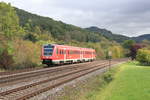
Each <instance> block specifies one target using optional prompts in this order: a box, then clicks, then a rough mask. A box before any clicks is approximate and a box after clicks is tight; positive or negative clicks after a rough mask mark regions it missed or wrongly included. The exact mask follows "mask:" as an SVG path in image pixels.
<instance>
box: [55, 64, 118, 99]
mask: <svg viewBox="0 0 150 100" xmlns="http://www.w3.org/2000/svg"><path fill="white" fill-rule="evenodd" d="M118 70H119V67H114V68H112V69H111V70H110V71H108V72H106V73H104V74H101V75H96V76H93V77H89V78H87V79H85V80H82V81H79V82H77V83H76V84H73V85H71V86H70V85H69V86H66V87H65V88H64V89H63V91H62V93H60V94H61V95H60V96H58V97H56V96H55V97H54V100H55V98H57V99H58V100H90V99H91V98H92V97H93V95H94V94H96V93H97V92H98V91H101V90H103V88H104V87H106V86H107V85H108V83H110V82H111V81H112V79H113V77H114V75H115V73H116V71H118ZM57 99H56V100H57Z"/></svg>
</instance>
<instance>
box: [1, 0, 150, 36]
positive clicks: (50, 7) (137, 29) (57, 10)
mask: <svg viewBox="0 0 150 100" xmlns="http://www.w3.org/2000/svg"><path fill="white" fill-rule="evenodd" d="M0 1H4V2H9V3H11V5H12V6H15V7H18V8H20V9H23V10H26V11H28V12H31V13H34V14H38V15H41V16H47V17H50V18H53V19H54V20H61V21H63V22H65V23H67V24H73V25H76V26H79V27H82V28H86V27H90V26H97V27H99V28H105V29H108V30H111V31H112V32H113V33H115V34H122V35H126V36H130V37H131V36H138V35H142V34H150V0H0Z"/></svg>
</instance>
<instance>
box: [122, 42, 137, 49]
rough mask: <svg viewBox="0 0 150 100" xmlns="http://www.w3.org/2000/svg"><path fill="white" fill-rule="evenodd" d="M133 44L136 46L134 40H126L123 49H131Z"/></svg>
mask: <svg viewBox="0 0 150 100" xmlns="http://www.w3.org/2000/svg"><path fill="white" fill-rule="evenodd" d="M133 44H135V41H134V40H126V41H124V42H123V47H124V48H126V49H130V48H131V47H132V45H133Z"/></svg>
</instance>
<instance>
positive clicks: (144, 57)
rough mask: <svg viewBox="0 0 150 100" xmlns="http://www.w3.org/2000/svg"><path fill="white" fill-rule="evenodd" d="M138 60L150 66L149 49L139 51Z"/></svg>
mask: <svg viewBox="0 0 150 100" xmlns="http://www.w3.org/2000/svg"><path fill="white" fill-rule="evenodd" d="M136 59H137V61H139V62H140V63H141V64H143V65H150V50H148V49H140V50H138V52H137V56H136Z"/></svg>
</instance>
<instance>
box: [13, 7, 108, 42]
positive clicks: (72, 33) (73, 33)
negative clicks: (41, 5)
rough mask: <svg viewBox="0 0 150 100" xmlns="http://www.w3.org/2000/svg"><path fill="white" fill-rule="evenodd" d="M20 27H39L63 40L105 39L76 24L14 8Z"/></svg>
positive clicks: (31, 29) (87, 40) (91, 40)
mask: <svg viewBox="0 0 150 100" xmlns="http://www.w3.org/2000/svg"><path fill="white" fill-rule="evenodd" d="M15 10H16V13H17V15H18V17H19V19H20V20H19V21H20V25H21V26H22V27H25V26H27V25H28V26H30V31H34V29H35V27H39V28H40V30H41V31H42V33H48V34H51V35H52V36H53V37H54V38H56V39H58V40H63V41H72V40H75V41H79V42H100V41H103V40H106V39H105V37H103V36H102V35H101V34H96V33H94V32H89V31H87V30H85V29H82V28H80V27H77V26H73V25H70V24H65V23H63V22H61V21H55V20H53V19H51V18H49V17H42V16H39V15H36V14H31V13H29V12H27V11H24V10H21V9H18V8H15Z"/></svg>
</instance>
